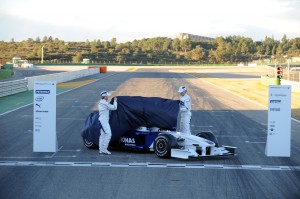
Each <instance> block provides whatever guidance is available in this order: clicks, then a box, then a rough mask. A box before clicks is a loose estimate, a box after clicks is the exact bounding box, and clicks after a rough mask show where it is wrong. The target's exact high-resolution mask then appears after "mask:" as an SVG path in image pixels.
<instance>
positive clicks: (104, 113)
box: [98, 91, 118, 155]
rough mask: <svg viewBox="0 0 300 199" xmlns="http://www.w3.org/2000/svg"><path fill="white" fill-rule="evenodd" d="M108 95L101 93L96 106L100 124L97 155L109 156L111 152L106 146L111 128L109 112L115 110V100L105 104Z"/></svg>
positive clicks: (116, 104) (105, 92) (104, 92)
mask: <svg viewBox="0 0 300 199" xmlns="http://www.w3.org/2000/svg"><path fill="white" fill-rule="evenodd" d="M108 96H110V94H109V93H108V92H107V91H102V92H101V100H100V102H99V104H98V109H99V121H100V123H101V126H102V127H101V129H100V137H99V153H100V154H101V153H103V154H106V155H110V154H111V152H109V151H108V150H107V147H108V144H109V142H110V138H111V128H110V125H109V111H110V110H117V106H118V103H117V98H116V97H115V98H114V103H113V104H110V103H108V102H107V100H108Z"/></svg>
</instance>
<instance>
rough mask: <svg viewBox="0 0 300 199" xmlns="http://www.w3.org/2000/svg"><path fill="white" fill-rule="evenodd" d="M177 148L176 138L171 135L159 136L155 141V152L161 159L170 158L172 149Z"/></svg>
mask: <svg viewBox="0 0 300 199" xmlns="http://www.w3.org/2000/svg"><path fill="white" fill-rule="evenodd" d="M176 146H177V142H176V139H175V137H174V136H172V135H170V134H159V135H158V136H157V137H156V139H155V140H154V146H153V148H154V152H155V154H156V155H157V156H158V157H160V158H165V159H166V158H170V157H171V148H174V147H176Z"/></svg>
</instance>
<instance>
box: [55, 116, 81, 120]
mask: <svg viewBox="0 0 300 199" xmlns="http://www.w3.org/2000/svg"><path fill="white" fill-rule="evenodd" d="M56 119H57V120H82V121H85V120H86V119H80V118H70V117H57V118H56Z"/></svg>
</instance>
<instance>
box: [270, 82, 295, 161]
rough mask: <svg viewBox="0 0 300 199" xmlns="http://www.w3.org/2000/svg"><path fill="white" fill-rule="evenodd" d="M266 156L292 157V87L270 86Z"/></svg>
mask: <svg viewBox="0 0 300 199" xmlns="http://www.w3.org/2000/svg"><path fill="white" fill-rule="evenodd" d="M268 103H269V107H268V136H267V143H266V149H265V154H266V156H276V157H290V156H291V86H286V85H284V86H283V85H280V86H277V85H270V86H269V102H268Z"/></svg>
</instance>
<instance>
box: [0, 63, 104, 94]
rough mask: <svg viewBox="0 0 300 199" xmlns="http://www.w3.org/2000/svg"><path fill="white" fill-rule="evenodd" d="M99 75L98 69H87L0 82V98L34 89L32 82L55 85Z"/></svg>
mask: <svg viewBox="0 0 300 199" xmlns="http://www.w3.org/2000/svg"><path fill="white" fill-rule="evenodd" d="M97 73H99V68H88V69H83V70H77V71H70V72H61V73H54V74H49V75H40V76H33V77H27V78H25V79H21V80H15V81H7V82H0V97H4V96H8V95H12V94H16V93H20V92H23V91H27V90H33V89H34V81H35V80H37V81H56V83H62V82H67V81H70V80H73V79H77V78H81V77H85V76H89V75H94V74H97Z"/></svg>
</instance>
